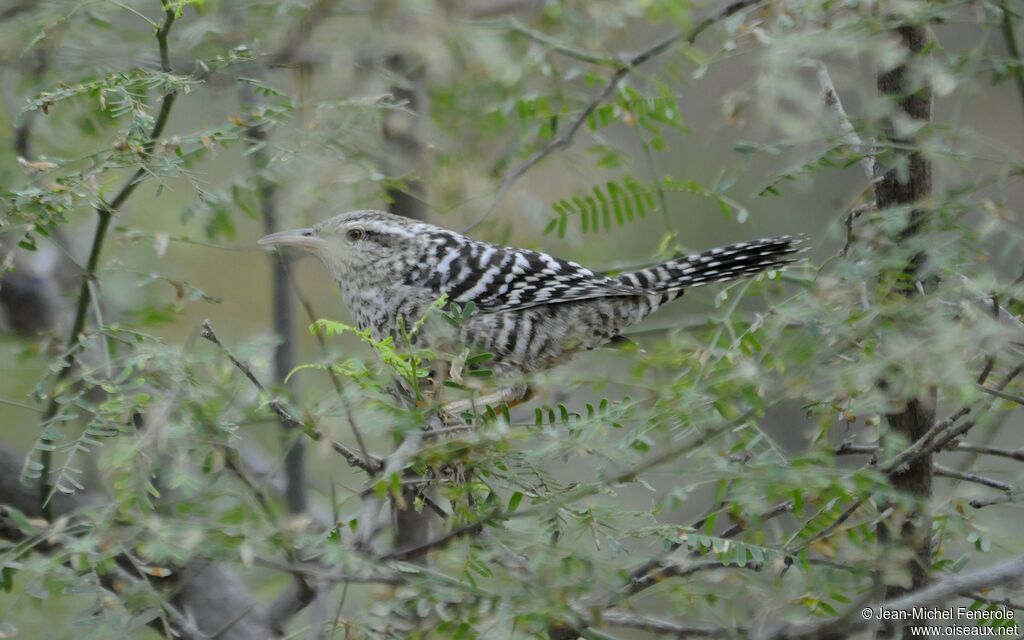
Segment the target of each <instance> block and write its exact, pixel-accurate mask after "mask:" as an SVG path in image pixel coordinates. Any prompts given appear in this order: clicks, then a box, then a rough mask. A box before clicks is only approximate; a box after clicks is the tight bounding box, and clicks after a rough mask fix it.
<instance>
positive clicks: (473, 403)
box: [442, 384, 533, 416]
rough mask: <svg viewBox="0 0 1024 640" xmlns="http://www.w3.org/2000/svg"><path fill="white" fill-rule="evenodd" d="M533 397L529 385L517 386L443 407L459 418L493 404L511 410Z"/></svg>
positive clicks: (457, 401)
mask: <svg viewBox="0 0 1024 640" xmlns="http://www.w3.org/2000/svg"><path fill="white" fill-rule="evenodd" d="M532 396H533V390H532V389H531V388H530V386H529V385H526V384H517V385H514V386H511V387H503V388H501V389H498V391H496V392H495V393H490V394H487V395H485V396H481V397H479V398H465V399H463V400H454V401H452V402H449V403H448V404H446V405H444V406H443V407H442V410H443V411H444V412H445V413H447V414H449V415H453V416H457V415H460V414H462V413H463V412H466V411H474V410H475V409H477V408H478V407H479V408H484V407H486V406H488V405H492V404H502V403H505V404H507V405H508V407H509V409H511V408H512V407H515V406H516V405H519V404H522V403H524V402H526V401H527V400H529V399H530V398H531V397H532Z"/></svg>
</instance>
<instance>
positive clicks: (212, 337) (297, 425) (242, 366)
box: [200, 320, 381, 474]
mask: <svg viewBox="0 0 1024 640" xmlns="http://www.w3.org/2000/svg"><path fill="white" fill-rule="evenodd" d="M202 327H203V328H202V333H201V334H200V335H202V337H203V338H204V339H206V340H209V341H210V342H212V343H213V344H215V345H217V346H218V347H220V349H221V350H222V351H223V352H224V354H225V355H226V356H227V357H228V359H229V360H231V363H232V364H233V365H235V368H237V369H238V370H239V371H241V372H242V373H243V374H244V375H245V377H246V378H248V379H249V382H251V383H252V385H253V386H254V387H256V389H257V391H259V392H260V393H261V394H263V395H266V396H269V395H270V394H269V393H267V388H266V387H264V386H263V383H262V382H260V380H259V378H257V377H256V374H254V373H253V372H252V368H251V367H250V366H249V365H248V364H247V363H245V362H244V361H242V360H239V359H238V358H236V357H235V354H233V353H232V352H231V350H230V349H228V348H227V347H226V346H224V343H222V342H221V341H220V338H218V337H217V334H216V333H215V332H214V330H213V326H211V325H210V321H209V320H203V323H202ZM267 406H269V407H270V410H271V411H273V412H274V413H275V414H277V416H278V417H279V418H280V419H281V420H282V421H283V422H284V423H285V424H287V425H288V426H289V427H292V428H294V429H298V430H300V431H302V432H303V433H305V434H306V435H307V436H309V437H310V438H312V439H313V440H315V441H317V442H320V441H322V440H324V434H323V432H322V431H320V430H319V429H317V428H316V427H314V426H313V425H308V424H306V423H304V422H302V421H301V420H299V419H298V418H296V417H295V416H293V415H292V414H291V413H290V412H289V411H288V409H287V408H285V406H284V404H282V403H281V401H280V399H278V398H273V397H271V398H270V399H269V400H268V401H267ZM330 444H331V448H332V449H334V450H335V451H336V452H338V453H339V454H341V456H342V457H343V458H345V460H346V461H347V462H348V463H349V464H350V465H352V466H353V467H356V468H358V469H362V470H363V471H366V472H367V473H371V474H373V473H376V472H378V471H379V470H380V469H381V461H380V460H377V459H371V461H370V462H369V463H367V462H366V461H365V460H363V459H362V457H360V455H359V454H358V453H357V452H355V451H353V450H352V449H350V448H348V447H347V446H345V445H343V444H342V443H340V442H336V441H333V440H331V441H330Z"/></svg>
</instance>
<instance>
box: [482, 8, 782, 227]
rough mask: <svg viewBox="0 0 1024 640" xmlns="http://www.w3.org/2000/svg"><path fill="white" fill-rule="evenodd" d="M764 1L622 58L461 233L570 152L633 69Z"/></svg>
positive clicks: (730, 10) (725, 12)
mask: <svg viewBox="0 0 1024 640" xmlns="http://www.w3.org/2000/svg"><path fill="white" fill-rule="evenodd" d="M764 1H765V0H734V1H733V2H731V3H729V4H727V5H725V6H724V7H722V8H721V9H719V10H718V11H716V12H715V13H713V14H712V15H710V16H708V17H707V18H704V19H703V20H701V21H700V22H698V23H697V24H696V25H694V26H693V27H692V28H691V29H690V30H689V31H685V32H684V31H677V32H675V33H673V34H671V35H669V36H667V37H665V38H662V39H661V40H659V41H658V42H656V43H655V44H653V45H652V46H650V47H648V48H647V49H644V50H643V51H641V52H640V53H636V54H633V55H625V54H623V55H621V56H619V58H620V60H621V61H620V63H619V68H618V69H617V70H616V71H615V73H613V74H612V77H611V78H610V79H609V80H608V82H607V83H606V84H605V85H604V88H603V89H601V91H599V92H598V93H597V95H595V96H594V97H593V98H591V100H590V101H589V102H588V103H587V104H586V105H585V106H584V107H583V111H581V112H580V113H579V115H577V116H576V117H575V118H574V119H573V120H572V121H571V122H570V123H569V126H568V127H566V128H565V129H563V130H562V132H561V133H560V134H558V135H557V136H555V138H554V139H553V140H551V141H550V142H549V143H547V144H546V145H544V146H543V147H541V148H540V149H538V150H537V151H536V152H534V153H533V155H531V156H530V157H529V158H527V159H526V160H524V161H523V162H522V163H520V164H519V165H518V166H516V167H515V168H514V169H512V170H511V171H509V172H507V173H506V174H505V176H504V177H503V178H502V179H501V183H500V184H499V185H498V192H497V194H496V195H495V196H494V200H492V201H491V204H490V206H488V207H487V209H485V210H484V212H483V214H481V215H480V216H479V217H478V218H477V219H476V220H474V221H473V222H472V223H471V224H470V225H469V226H467V227H466V228H465V229H463V230H462V232H463V233H469V232H470V231H472V230H473V229H475V228H477V227H478V226H479V225H480V224H481V223H482V222H483V221H484V220H486V219H487V218H489V217H490V216H491V214H493V213H494V211H495V210H496V209H497V208H498V205H499V204H501V202H502V200H504V198H505V196H506V195H508V192H509V190H510V189H511V188H512V185H514V184H515V183H516V182H517V181H518V180H519V179H520V178H522V177H523V176H524V175H526V174H527V172H529V171H530V169H532V168H533V167H534V166H536V165H537V164H538V163H540V162H541V161H542V160H544V159H545V158H547V157H548V156H549V155H551V154H552V153H554V152H555V151H558V150H561V149H565V148H568V147H569V146H570V145H571V144H572V142H573V139H574V138H575V137H576V133H577V132H579V130H580V128H582V127H583V125H584V123H586V121H587V118H589V117H590V115H591V114H592V113H594V111H596V110H597V108H598V107H599V106H601V104H602V103H604V102H605V101H606V100H608V98H610V97H611V96H612V95H613V94H614V93H615V91H616V90H617V89H618V88H619V83H621V82H622V80H623V79H624V78H625V77H626V76H628V75H629V74H630V73H632V72H633V70H634V69H636V68H637V67H639V66H640V65H642V64H644V63H645V62H647V61H648V60H650V59H651V58H656V57H657V56H659V55H661V54H663V53H665V52H666V51H668V50H669V49H671V48H672V47H673V46H675V45H676V44H678V43H679V42H683V41H686V42H689V43H693V42H694V41H696V40H697V38H698V37H699V36H700V34H702V33H704V31H706V30H707V29H708V27H710V26H712V25H713V24H715V23H716V22H719V21H721V20H724V19H725V18H728V17H730V16H732V15H734V14H736V13H739V12H740V11H743V10H744V9H748V8H750V7H753V6H756V5H758V4H761V3H762V2H764Z"/></svg>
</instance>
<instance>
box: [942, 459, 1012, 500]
mask: <svg viewBox="0 0 1024 640" xmlns="http://www.w3.org/2000/svg"><path fill="white" fill-rule="evenodd" d="M935 475H937V476H942V477H944V478H953V479H954V480H963V481H964V482H973V483H974V484H980V485H984V486H986V487H991V488H993V489H999V490H1000V491H1005V492H1006V493H1009V492H1011V491H1013V485H1011V484H1007V483H1005V482H1001V481H999V480H993V479H992V478H986V477H985V476H981V475H978V474H976V473H966V472H963V471H957V470H955V469H949V468H947V467H943V466H941V465H935Z"/></svg>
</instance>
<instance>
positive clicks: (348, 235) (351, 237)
mask: <svg viewBox="0 0 1024 640" xmlns="http://www.w3.org/2000/svg"><path fill="white" fill-rule="evenodd" d="M362 237H363V230H362V229H349V230H348V231H346V232H345V239H346V240H348V241H349V242H355V241H356V240H361V239H362Z"/></svg>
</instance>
